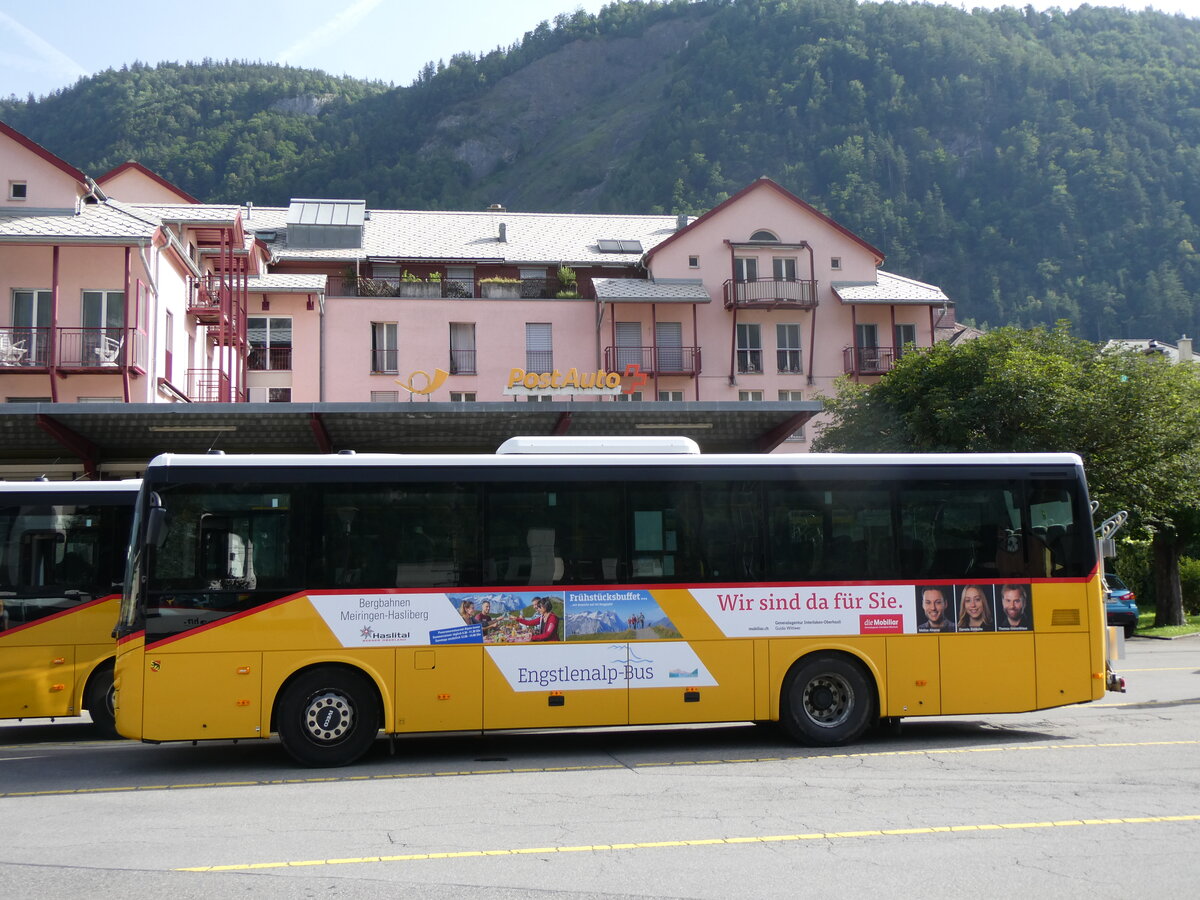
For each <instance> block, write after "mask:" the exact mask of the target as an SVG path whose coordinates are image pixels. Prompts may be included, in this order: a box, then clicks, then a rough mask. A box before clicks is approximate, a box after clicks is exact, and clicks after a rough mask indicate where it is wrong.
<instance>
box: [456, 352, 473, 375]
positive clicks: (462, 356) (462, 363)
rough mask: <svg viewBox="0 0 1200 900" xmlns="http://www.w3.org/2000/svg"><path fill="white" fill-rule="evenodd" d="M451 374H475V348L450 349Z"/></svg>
mask: <svg viewBox="0 0 1200 900" xmlns="http://www.w3.org/2000/svg"><path fill="white" fill-rule="evenodd" d="M450 374H451V375H474V374H475V351H474V350H451V351H450Z"/></svg>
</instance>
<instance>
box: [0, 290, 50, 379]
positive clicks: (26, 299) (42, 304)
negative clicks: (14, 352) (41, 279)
mask: <svg viewBox="0 0 1200 900" xmlns="http://www.w3.org/2000/svg"><path fill="white" fill-rule="evenodd" d="M50 307H51V303H50V291H22V290H15V291H13V292H12V328H10V329H0V334H6V335H7V337H8V343H9V346H11V347H14V348H18V349H19V350H20V351H21V361H22V362H24V363H25V364H26V365H41V366H45V365H48V364H49V356H50V353H49V350H50Z"/></svg>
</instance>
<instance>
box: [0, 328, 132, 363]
mask: <svg viewBox="0 0 1200 900" xmlns="http://www.w3.org/2000/svg"><path fill="white" fill-rule="evenodd" d="M52 331H53V330H52V329H50V328H19V327H15V328H0V366H5V367H18V368H33V369H39V368H40V369H48V368H50V367H52V366H53V367H55V368H58V369H72V370H79V369H90V370H112V369H120V368H122V367H124V366H131V367H134V368H137V369H140V370H142V371H143V372H144V371H146V363H147V348H148V346H149V341H148V340H147V337H146V333H145V332H143V331H139V330H138V329H136V328H78V327H74V326H72V327H62V328H59V329H58V330H57V338H58V340H57V342H56V343H55V346H54V348H53V353H52V352H51V340H50V337H51V334H52Z"/></svg>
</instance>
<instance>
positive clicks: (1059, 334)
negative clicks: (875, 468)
mask: <svg viewBox="0 0 1200 900" xmlns="http://www.w3.org/2000/svg"><path fill="white" fill-rule="evenodd" d="M826 409H827V411H828V412H829V414H830V416H831V421H832V424H831V425H830V426H829V427H828V428H827V429H825V430H824V431H823V432H822V433H821V434H820V436H819V437H818V438H817V440H816V441H815V442H814V444H813V449H814V450H834V451H838V450H841V451H860V452H861V451H870V452H876V451H896V452H904V451H915V452H953V451H1003V452H1009V451H1024V452H1042V451H1068V452H1073V453H1078V454H1079V455H1080V456H1082V457H1083V460H1084V465H1085V467H1086V469H1087V473H1088V484H1089V486H1090V488H1091V493H1092V499H1094V500H1097V501H1098V502H1099V503H1100V514H1101V516H1102V517H1107V516H1109V515H1111V514H1113V513H1114V512H1116V511H1117V510H1120V509H1124V510H1127V511H1128V512H1129V513H1130V530H1129V534H1130V535H1136V534H1138V533H1141V534H1143V535H1144V534H1147V533H1149V534H1150V535H1152V539H1151V543H1152V552H1153V555H1154V561H1155V568H1156V572H1155V577H1156V584H1155V589H1156V590H1155V593H1156V596H1157V600H1158V618H1159V621H1158V622H1156V624H1159V625H1178V624H1182V622H1183V612H1182V601H1181V596H1180V586H1179V563H1180V555H1181V553H1182V551H1183V549H1184V548H1185V546H1186V540H1187V539H1188V538H1190V537H1193V536H1195V535H1200V517H1198V515H1197V513H1196V510H1197V508H1200V374H1198V370H1197V368H1196V367H1195V366H1194V365H1187V364H1184V365H1174V364H1172V363H1171V362H1170V361H1169V360H1168V359H1166V358H1164V357H1161V356H1159V355H1157V354H1155V355H1153V356H1146V355H1144V354H1142V353H1138V352H1134V351H1120V350H1107V351H1102V350H1100V349H1099V348H1098V347H1097V346H1096V345H1094V344H1091V343H1089V342H1088V341H1085V340H1082V339H1080V338H1077V337H1073V336H1071V334H1070V333H1069V332H1068V330H1067V328H1066V327H1065V325H1063V324H1060V325H1059V326H1057V327H1055V328H1052V329H1046V328H1042V327H1038V328H1034V329H1030V330H1021V329H1017V328H1001V329H997V330H995V331H992V332H989V333H987V334H985V335H983V336H982V337H979V338H977V339H975V340H972V341H966V342H965V343H962V344H957V345H950V344H939V345H938V346H935V347H933V348H932V349H930V350H929V351H927V352H922V353H910V354H905V355H904V356H903V357H901V358H900V360H899V361H898V362H897V363H896V367H895V368H894V369H893V370H892V371H891V372H889V373H888V374H886V375H884V376H883V377H882V378H881V379H880V380H879V382H878V383H876V384H874V385H870V386H867V385H861V384H855V383H853V382H849V381H845V382H843V383H842V384H841V385H840V386H839V390H838V393H837V396H836V397H832V398H829V400H828V401H827V403H826Z"/></svg>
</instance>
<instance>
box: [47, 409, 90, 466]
mask: <svg viewBox="0 0 1200 900" xmlns="http://www.w3.org/2000/svg"><path fill="white" fill-rule="evenodd" d="M37 424H38V428H40V429H42V431H44V432H46V434H48V435H50V437H52V438H54V439H55V440H56V441H58V442H59V443H60V444H62V445H63V447H64V448H66V450H67V451H68V452H69V453H71V454H72V455H74V456H77V457H79V459H80V460H81V461H82V462H83V471H84V472H85V473H87V476H88V477H89V478H90V477H92V476H93V475H95V474H96V456H97V450H98V448H97V447H96V445H95V444H93V443H92V442H91V441H89V440H88V439H87V438H85V437H84V436H83V435H81V434H76V433H75V432H74V431H72V430H71V429H70V428H68V427H67V426H66V425H63V424H62V423H61V422H58V421H56V420H54V419H52V418H50V416H48V415H46V414H45V413H41V414H39V415H38V417H37Z"/></svg>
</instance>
